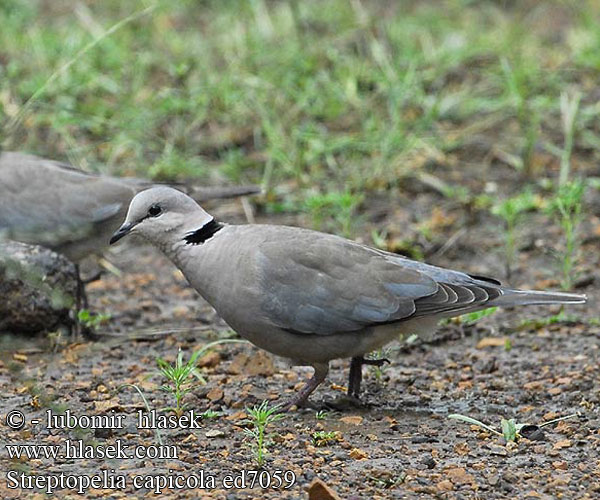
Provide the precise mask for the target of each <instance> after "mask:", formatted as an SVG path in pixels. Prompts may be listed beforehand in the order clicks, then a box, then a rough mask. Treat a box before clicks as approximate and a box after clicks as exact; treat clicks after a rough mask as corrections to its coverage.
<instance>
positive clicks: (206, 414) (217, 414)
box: [200, 410, 223, 420]
mask: <svg viewBox="0 0 600 500" xmlns="http://www.w3.org/2000/svg"><path fill="white" fill-rule="evenodd" d="M221 415H223V412H220V411H214V410H206V411H205V412H204V413H202V415H200V416H201V417H202V418H204V419H206V420H208V419H211V418H219V417H220V416H221Z"/></svg>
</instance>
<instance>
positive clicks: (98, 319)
mask: <svg viewBox="0 0 600 500" xmlns="http://www.w3.org/2000/svg"><path fill="white" fill-rule="evenodd" d="M110 318H111V315H110V313H92V312H91V311H89V310H88V309H80V310H79V311H77V321H78V322H79V324H81V325H82V326H84V327H85V328H90V329H92V330H95V329H96V328H98V327H99V326H101V325H104V324H105V323H107V322H108V321H110Z"/></svg>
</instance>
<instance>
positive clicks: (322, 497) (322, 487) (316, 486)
mask: <svg viewBox="0 0 600 500" xmlns="http://www.w3.org/2000/svg"><path fill="white" fill-rule="evenodd" d="M308 500H340V497H339V496H338V495H337V493H336V492H335V491H333V490H332V489H331V488H330V487H329V486H327V485H326V484H325V483H324V482H323V481H321V480H320V479H319V478H318V477H317V478H315V479H314V480H313V482H312V483H311V484H310V486H309V487H308Z"/></svg>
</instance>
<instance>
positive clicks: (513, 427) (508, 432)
mask: <svg viewBox="0 0 600 500" xmlns="http://www.w3.org/2000/svg"><path fill="white" fill-rule="evenodd" d="M579 416H580V413H573V414H572V415H567V416H566V417H560V418H555V419H554V420H549V421H548V422H544V423H542V424H518V423H516V422H515V420H514V419H513V418H511V419H505V418H503V419H501V420H500V428H501V430H502V432H500V431H498V430H496V429H494V428H493V427H490V426H489V425H487V424H484V423H483V422H481V421H480V420H477V419H474V418H471V417H468V416H466V415H460V414H458V413H453V414H452V415H448V418H452V419H454V420H460V421H462V422H466V423H468V424H472V425H476V426H477V427H481V428H482V429H485V430H486V431H488V432H491V433H492V434H495V435H496V436H499V437H503V438H504V439H505V441H506V442H507V443H510V442H516V441H518V440H519V439H520V438H521V437H523V436H522V435H521V431H522V429H523V428H525V427H528V428H531V427H533V428H535V429H536V430H537V429H541V428H543V427H546V426H547V425H551V424H555V423H557V422H560V421H562V420H568V419H570V418H575V417H579Z"/></svg>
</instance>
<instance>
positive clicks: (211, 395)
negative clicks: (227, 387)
mask: <svg viewBox="0 0 600 500" xmlns="http://www.w3.org/2000/svg"><path fill="white" fill-rule="evenodd" d="M223 395H224V393H223V389H221V388H219V387H214V388H213V389H211V390H210V391H208V394H207V395H206V397H207V398H208V399H209V400H210V401H213V402H215V401H219V400H220V399H223Z"/></svg>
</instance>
